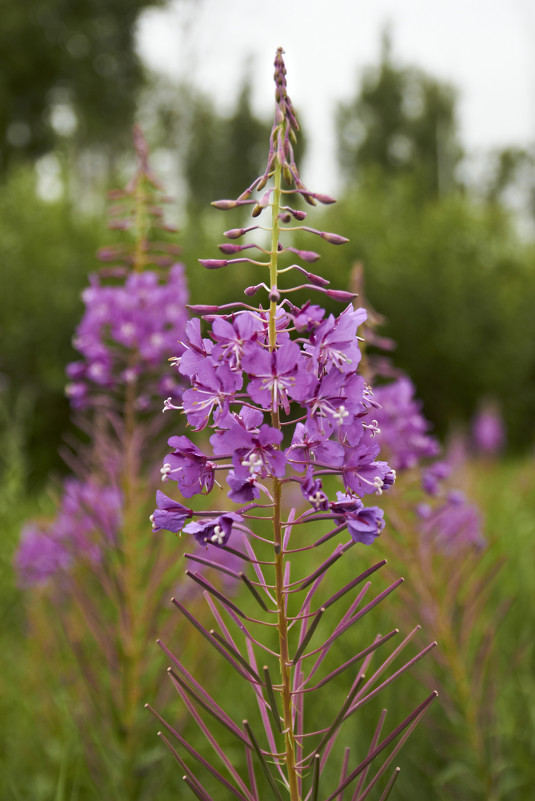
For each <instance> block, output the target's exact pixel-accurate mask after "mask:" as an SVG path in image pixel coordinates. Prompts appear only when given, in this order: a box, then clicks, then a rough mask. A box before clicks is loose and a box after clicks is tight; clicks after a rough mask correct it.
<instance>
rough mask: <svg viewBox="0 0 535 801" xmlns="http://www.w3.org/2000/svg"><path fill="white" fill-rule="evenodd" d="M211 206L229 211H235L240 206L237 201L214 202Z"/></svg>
mask: <svg viewBox="0 0 535 801" xmlns="http://www.w3.org/2000/svg"><path fill="white" fill-rule="evenodd" d="M211 205H212V206H213V207H214V208H216V209H221V210H222V211H227V209H235V208H236V207H237V206H238V205H239V204H238V201H237V200H213V201H212V204H211Z"/></svg>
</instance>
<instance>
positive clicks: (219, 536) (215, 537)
mask: <svg viewBox="0 0 535 801" xmlns="http://www.w3.org/2000/svg"><path fill="white" fill-rule="evenodd" d="M224 539H225V532H224V531H223V529H222V528H221V526H216V527H215V528H214V533H213V534H212V536H211V537H210V542H213V543H214V544H215V545H223V541H224Z"/></svg>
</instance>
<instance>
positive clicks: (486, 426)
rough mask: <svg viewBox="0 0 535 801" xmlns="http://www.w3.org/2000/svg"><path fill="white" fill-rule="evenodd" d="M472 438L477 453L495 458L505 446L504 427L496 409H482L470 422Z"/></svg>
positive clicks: (488, 407)
mask: <svg viewBox="0 0 535 801" xmlns="http://www.w3.org/2000/svg"><path fill="white" fill-rule="evenodd" d="M472 437H473V441H474V445H475V448H476V450H477V451H478V452H479V453H484V454H487V455H488V456H495V455H496V454H497V453H499V452H500V451H501V450H502V449H503V447H504V445H505V427H504V424H503V420H502V418H501V416H500V414H499V412H498V410H497V409H496V408H494V407H493V406H490V405H489V406H487V407H485V408H483V409H482V410H481V411H480V412H479V413H478V414H477V415H476V417H475V418H474V420H473V422H472Z"/></svg>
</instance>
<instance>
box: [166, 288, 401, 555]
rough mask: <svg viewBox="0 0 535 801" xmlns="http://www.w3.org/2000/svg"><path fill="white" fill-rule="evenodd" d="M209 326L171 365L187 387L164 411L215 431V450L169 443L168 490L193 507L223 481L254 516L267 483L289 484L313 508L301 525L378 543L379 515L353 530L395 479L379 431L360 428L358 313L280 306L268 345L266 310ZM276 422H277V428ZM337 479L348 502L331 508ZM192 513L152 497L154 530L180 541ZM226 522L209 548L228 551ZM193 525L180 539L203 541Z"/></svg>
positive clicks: (373, 512) (214, 320) (366, 401)
mask: <svg viewBox="0 0 535 801" xmlns="http://www.w3.org/2000/svg"><path fill="white" fill-rule="evenodd" d="M305 314H308V317H307V324H306V326H305V325H303V323H302V320H303V317H304V315H305ZM205 316H206V318H207V320H208V323H209V326H208V331H207V333H208V336H202V334H201V327H200V321H199V320H198V319H195V320H191V321H190V322H189V323H188V325H187V327H186V341H185V343H184V344H185V352H184V355H183V356H182V357H180V358H178V359H177V360H176V361H177V365H178V371H179V373H180V374H181V375H183V376H185V377H186V378H187V379H189V382H190V387H189V388H188V389H186V390H185V391H184V393H183V396H182V405H181V406H180V407H176V406H175V405H174V404H173V402H172V400H171V399H168V400H167V401H166V408H167V409H172V408H180V409H181V410H182V411H183V413H184V415H185V417H186V419H187V421H188V423H189V424H190V426H191V427H192V428H193V429H194V430H196V431H199V430H201V429H204V428H206V427H207V426H210V427H211V428H212V429H214V433H213V434H212V435H211V436H210V445H211V448H210V449H209V450H208V449H206V452H205V451H202V450H201V449H200V448H198V447H197V446H196V445H195V444H194V443H193V442H191V440H190V439H189V438H188V437H186V436H182V437H172V438H171V439H170V440H169V444H170V445H171V446H172V447H173V451H172V453H171V454H169V456H168V457H167V458H166V459H165V461H164V465H163V468H162V478H163V480H164V481H175V482H176V483H177V486H178V489H179V491H180V493H181V494H182V495H183V496H184V497H187V498H190V497H192V496H193V495H196V494H201V493H208V492H209V491H210V490H211V488H212V487H213V485H214V481H215V477H216V475H217V474H218V473H220V472H222V473H224V474H225V477H226V483H227V487H228V496H229V498H230V499H231V500H232V501H234V502H235V503H238V504H248V505H249V508H252V506H254V505H256V503H257V501H258V499H259V498H260V496H261V494H262V493H263V494H264V496H265V497H266V498H267V499H268V500H269V499H270V498H271V495H270V492H269V490H268V488H267V486H266V481H269V480H271V479H272V478H273V477H275V478H277V479H279V480H280V481H281V482H282V483H287V482H289V481H294V482H297V483H298V484H299V485H300V488H301V492H302V494H303V496H304V499H305V501H306V502H307V504H308V507H309V511H308V512H306V513H305V514H306V515H307V516H309V515H316V516H319V517H321V518H325V517H326V515H331V516H332V518H333V519H334V520H335V522H336V524H337V525H340V524H341V523H344V524H346V525H348V528H349V531H350V533H351V535H352V537H353V538H354V539H355V540H359V541H362V542H370V541H371V539H373V537H371V536H370V535H371V533H372V532H373V534H374V535H375V536H377V534H379V532H380V530H381V528H382V525H383V521H382V512H380V510H379V509H377V507H370V508H369V509H367V510H366V512H365V514H366V520H367V523H366V525H365V527H364V529H365V530H364V531H361V529H360V528H359V526H357V525H352V524H351V522H352V521H354V520H355V518H356V517H357V516H358V515H359V514H360V515H361V516H362V514H363V512H364V509H363V508H362V509H361V508H360V507H362V503H361V502H360V501H358V499H359V498H360V497H361V496H364V495H370V494H380V493H381V492H382V491H383V489H386V488H388V487H389V486H391V484H392V483H393V481H394V474H393V471H392V470H391V469H390V467H389V466H388V465H387V464H386V462H384V461H381V460H378V458H377V457H378V455H379V444H378V442H377V440H376V438H375V434H376V426H375V424H374V423H373V421H372V422H371V423H368V422H366V421H367V419H368V413H369V410H370V408H371V407H372V406H373V407H375V402H374V400H373V395H372V393H371V390H370V388H369V387H367V385H366V384H365V382H364V380H363V379H362V377H361V376H360V375H359V374H358V371H357V370H358V364H359V361H360V352H359V348H358V344H357V329H358V326H359V325H360V324H361V322H362V321H363V320H364V319H365V312H364V310H363V309H357V310H355V309H353V307H352V306H351V305H349V306H347V307H346V308H345V309H344V311H343V312H342V313H341V314H340V315H339V316H338V317H334V316H333V315H328V316H327V315H326V314H325V312H324V311H323V310H322V309H320V308H319V307H315V308H314V309H312V310H311V309H310V307H307V308H305V309H303V308H299V307H295V306H293V305H292V304H290V303H287V302H283V303H281V304H279V305H277V308H276V312H275V319H276V325H275V335H274V338H273V342H274V346H273V347H271V346H270V334H269V327H268V315H267V314H266V313H265V312H263V311H262V310H261V309H259V310H252V309H242V310H240V311H239V312H236V313H233V314H219V315H215V314H207V315H205ZM296 407H297V409H298V410H297V411H296ZM283 417H284V418H285V419H284V420H282V418H283ZM274 420H275V421H279V420H280V421H281V422H280V424H277V423H276V424H275V425H274V424H273V422H274ZM335 474H338V475H340V476H341V477H342V481H343V486H344V490H345V493H344V494H343V497H339V498H338V500H336V501H329V500H328V498H327V494H326V492H325V490H324V488H323V483H322V479H323V477H325V476H330V475H335ZM339 495H340V494H339ZM357 501H358V504H359V511H358V512H357V510H356V504H357ZM192 514H193V512H192V510H185V511H184V512H182V513H181V515H178V516H177V512H176V506H174V505H172V503H171V502H170V499H167V498H166V496H165V495H164V494H163V493H159V496H158V509H157V511H156V513H155V515H154V529H155V530H158V529H160V528H167V529H168V530H171V531H178V530H180V528H181V526H180V523H182V525H184V523H185V521H186V519H188V517H191V516H192ZM230 520H231V519H230V518H228V519H227V518H225V516H224V515H223V516H221V517H220V518H219V522H218V523H217V525H216V529H217V531H216V532H215V533H211V534H210V536H209V537H208V535H206V537H205V539H206V540H207V541H210V542H216V543H217V544H219V545H223V544H225V542H226V539H227V537H228V534H229V533H230V530H231V527H232V525H231V522H230ZM233 522H234V523H235V524H236V523H242V522H243V520H242V518H241V516H240V517H239V520H234V521H233ZM197 525H198V524H196V523H195V524H193V523H191V524H189V527H187V528H186V529H185V530H186V531H188V532H189V533H195V534H196V535H197V536H198V533H199V530H198V529H197V528H195V529H194V528H193V526H197ZM208 530H210V531H211V530H212V529H211V528H210V527H208V528H207V529H206V531H208ZM221 532H223V533H221Z"/></svg>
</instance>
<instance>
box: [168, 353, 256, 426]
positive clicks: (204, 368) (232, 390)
mask: <svg viewBox="0 0 535 801" xmlns="http://www.w3.org/2000/svg"><path fill="white" fill-rule="evenodd" d="M242 384H243V379H242V375H241V373H240V372H237V371H235V370H231V369H230V367H229V366H228V364H221V365H219V366H218V367H214V365H213V364H212V363H211V362H210V361H208V360H204V361H203V362H202V364H200V366H199V368H198V370H197V372H196V374H195V377H194V379H193V387H192V389H187V390H186V391H185V392H184V393H183V395H182V408H183V410H184V414H185V415H186V417H187V418H188V423H189V424H190V425H191V426H193V428H194V429H195V430H196V431H200V430H201V429H202V428H205V427H206V425H207V424H208V422H209V420H210V417H211V415H212V414H213V413H214V412H218V413H220V414H224V413H225V412H227V411H228V409H229V405H230V403H231V402H232V401H233V400H234V399H235V395H236V392H237V391H238V390H239V389H241V386H242Z"/></svg>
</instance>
